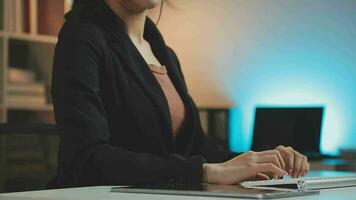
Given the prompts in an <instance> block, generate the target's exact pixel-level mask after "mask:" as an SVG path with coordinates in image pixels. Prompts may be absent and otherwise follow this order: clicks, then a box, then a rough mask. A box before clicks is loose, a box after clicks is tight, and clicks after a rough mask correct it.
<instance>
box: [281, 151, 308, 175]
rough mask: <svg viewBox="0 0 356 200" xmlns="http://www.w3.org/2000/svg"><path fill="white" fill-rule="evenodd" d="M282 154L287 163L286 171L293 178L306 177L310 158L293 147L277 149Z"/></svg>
mask: <svg viewBox="0 0 356 200" xmlns="http://www.w3.org/2000/svg"><path fill="white" fill-rule="evenodd" d="M276 150H278V151H279V152H281V154H282V157H283V159H284V160H285V162H286V170H287V172H288V173H289V175H290V176H291V177H293V178H296V177H300V176H304V175H305V174H306V173H307V172H308V170H309V167H310V165H309V163H308V158H307V157H306V156H304V155H302V154H300V153H299V152H297V151H296V150H294V149H293V148H292V147H284V146H281V145H280V146H278V147H277V148H276Z"/></svg>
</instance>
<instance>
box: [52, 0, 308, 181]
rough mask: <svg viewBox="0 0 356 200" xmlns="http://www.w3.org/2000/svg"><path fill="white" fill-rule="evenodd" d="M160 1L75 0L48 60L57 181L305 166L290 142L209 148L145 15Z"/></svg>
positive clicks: (233, 176)
mask: <svg viewBox="0 0 356 200" xmlns="http://www.w3.org/2000/svg"><path fill="white" fill-rule="evenodd" d="M161 3H163V2H161V0H77V1H76V0H74V5H73V9H72V11H71V12H70V13H69V14H68V15H67V20H66V22H65V24H64V26H63V28H62V30H61V32H60V35H59V40H58V44H57V47H56V52H55V58H54V67H53V82H52V97H53V104H54V110H55V116H56V121H57V125H58V128H59V130H60V132H61V144H60V152H59V170H58V176H57V179H56V181H55V184H56V185H57V187H73V186H84V185H104V184H105V185H114V184H122V185H126V184H148V183H164V182H178V183H181V182H188V183H200V182H207V183H216V184H235V183H238V182H240V181H243V180H251V179H269V178H272V177H280V176H283V175H286V174H287V173H289V174H290V175H291V176H293V177H299V176H302V175H304V174H305V173H306V172H307V171H308V169H309V163H308V161H307V158H306V157H305V156H303V155H301V154H299V153H298V152H296V151H295V150H293V149H292V148H291V147H283V146H279V147H277V148H276V149H275V150H269V151H263V152H247V153H244V154H241V155H236V154H233V153H230V152H223V151H219V150H217V149H218V148H217V147H216V146H215V145H214V142H213V141H212V140H211V139H210V138H209V137H208V136H206V135H205V134H204V133H203V130H202V128H201V125H200V119H199V115H198V111H197V108H196V106H195V104H194V102H193V100H192V99H191V98H190V96H189V94H188V92H187V88H186V85H185V82H184V78H183V74H182V71H181V68H180V65H179V62H178V59H177V57H176V55H175V53H174V52H173V51H172V50H171V49H170V48H169V47H167V46H166V44H165V43H164V40H163V38H162V36H161V34H160V33H159V31H158V29H157V28H156V26H155V24H154V23H153V22H152V21H151V20H150V19H149V18H147V17H146V12H147V10H148V9H151V8H153V7H155V6H158V5H160V4H161ZM202 48H204V47H202Z"/></svg>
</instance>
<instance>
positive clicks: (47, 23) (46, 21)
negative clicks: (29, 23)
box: [37, 0, 65, 36]
mask: <svg viewBox="0 0 356 200" xmlns="http://www.w3.org/2000/svg"><path fill="white" fill-rule="evenodd" d="M37 1H38V8H37V17H38V33H39V34H43V35H53V36H57V35H58V33H59V30H60V28H61V26H62V24H63V23H64V13H65V10H64V0H37Z"/></svg>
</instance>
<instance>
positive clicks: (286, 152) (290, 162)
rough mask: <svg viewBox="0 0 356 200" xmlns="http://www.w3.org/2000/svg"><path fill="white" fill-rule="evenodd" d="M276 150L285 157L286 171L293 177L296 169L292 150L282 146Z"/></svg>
mask: <svg viewBox="0 0 356 200" xmlns="http://www.w3.org/2000/svg"><path fill="white" fill-rule="evenodd" d="M276 150H278V151H279V152H280V153H281V155H282V157H283V160H284V162H285V164H286V166H285V171H287V172H288V174H289V175H290V176H292V173H293V167H294V153H293V152H292V151H291V150H290V149H288V148H287V147H284V146H282V145H280V146H278V147H276Z"/></svg>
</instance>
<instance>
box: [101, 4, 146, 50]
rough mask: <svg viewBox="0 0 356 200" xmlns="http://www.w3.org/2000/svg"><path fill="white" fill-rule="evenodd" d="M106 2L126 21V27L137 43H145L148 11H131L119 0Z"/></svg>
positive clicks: (131, 37) (133, 40)
mask: <svg viewBox="0 0 356 200" xmlns="http://www.w3.org/2000/svg"><path fill="white" fill-rule="evenodd" d="M105 2H106V4H107V5H108V6H109V7H110V8H111V10H113V11H114V13H115V14H116V15H117V16H118V17H120V19H121V20H123V21H124V23H125V29H126V32H127V34H128V36H129V37H130V39H131V40H132V42H133V43H135V44H139V45H140V44H143V43H144V41H145V40H144V38H143V32H144V27H145V21H146V15H147V11H146V10H144V11H141V12H134V11H130V9H128V8H127V7H125V5H123V4H122V3H120V1H117V0H105Z"/></svg>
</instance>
